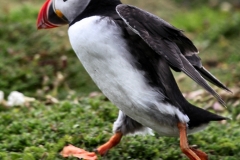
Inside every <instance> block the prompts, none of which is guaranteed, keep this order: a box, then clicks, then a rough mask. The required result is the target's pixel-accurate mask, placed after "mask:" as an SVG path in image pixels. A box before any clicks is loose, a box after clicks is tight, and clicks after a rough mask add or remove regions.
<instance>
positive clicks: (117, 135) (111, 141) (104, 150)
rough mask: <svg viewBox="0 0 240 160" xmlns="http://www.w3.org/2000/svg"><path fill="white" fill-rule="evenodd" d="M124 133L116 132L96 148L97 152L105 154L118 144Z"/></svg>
mask: <svg viewBox="0 0 240 160" xmlns="http://www.w3.org/2000/svg"><path fill="white" fill-rule="evenodd" d="M122 136H123V134H122V133H121V132H117V133H115V134H114V135H113V136H112V137H111V138H110V139H109V140H108V142H106V143H105V144H103V145H101V146H100V147H98V148H97V149H96V152H97V153H98V154H100V155H101V156H103V155H105V154H106V153H107V152H108V150H109V149H111V148H113V147H114V146H116V145H117V144H118V143H119V142H120V141H121V138H122Z"/></svg>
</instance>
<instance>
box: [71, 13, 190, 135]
mask: <svg viewBox="0 0 240 160" xmlns="http://www.w3.org/2000/svg"><path fill="white" fill-rule="evenodd" d="M69 38H70V42H71V45H72V47H73V49H74V51H75V53H76V54H77V56H78V58H79V59H80V61H81V62H82V64H83V66H84V67H85V69H86V70H87V72H88V73H89V75H90V76H91V78H92V79H93V81H94V82H95V83H96V84H97V86H98V87H99V89H100V90H101V91H102V92H103V93H104V94H105V95H106V96H107V97H108V98H109V100H110V101H112V102H113V103H114V104H115V105H116V106H117V107H118V108H119V109H120V110H122V111H123V112H124V113H125V114H126V115H128V116H129V117H131V118H132V119H134V120H136V121H138V122H139V123H141V124H143V125H144V126H147V127H150V128H152V129H153V130H155V131H157V132H158V133H160V134H163V135H169V136H171V135H178V130H177V128H176V127H173V126H176V125H175V124H173V123H174V122H173V120H172V119H174V117H175V116H177V117H178V118H179V119H180V121H182V122H186V123H187V122H188V121H189V118H188V116H187V115H184V114H183V113H181V112H180V111H179V109H177V108H176V107H174V106H171V105H170V104H164V103H162V102H161V100H162V99H163V96H162V95H161V94H159V93H158V92H157V91H156V90H155V89H154V88H152V87H150V86H149V85H148V84H147V83H146V80H145V78H144V76H143V75H144V73H143V72H142V71H139V70H137V68H135V67H134V65H133V64H132V62H133V60H134V57H132V55H131V54H130V53H129V51H128V46H127V44H126V42H125V40H124V39H122V31H121V28H119V27H118V26H117V25H116V24H115V23H114V21H111V20H110V19H108V18H103V19H101V17H98V16H94V17H90V18H85V19H83V20H81V21H79V22H77V23H75V24H74V25H72V26H71V27H70V28H69Z"/></svg>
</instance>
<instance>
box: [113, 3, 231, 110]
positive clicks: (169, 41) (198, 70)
mask: <svg viewBox="0 0 240 160" xmlns="http://www.w3.org/2000/svg"><path fill="white" fill-rule="evenodd" d="M116 11H117V13H118V14H119V16H120V17H121V18H122V19H123V21H124V22H125V23H126V24H127V26H128V27H129V28H130V29H131V30H132V31H133V32H135V33H136V34H138V35H139V36H140V37H141V38H142V39H143V40H144V41H145V42H146V43H147V44H148V45H149V46H150V47H151V48H152V49H153V50H154V51H155V52H156V53H157V54H158V55H160V56H163V57H165V58H166V60H167V62H168V64H169V65H170V66H171V68H173V69H174V70H176V71H182V72H184V73H185V74H186V75H188V76H189V77H190V78H192V79H193V80H194V81H195V82H196V83H198V84H199V85H200V86H202V87H203V88H204V89H206V90H207V91H208V92H209V93H211V94H212V95H213V96H214V97H215V98H216V99H217V100H218V101H219V103H221V104H222V105H224V106H225V103H224V101H223V100H222V99H221V97H220V96H219V95H218V94H217V93H216V92H215V91H214V90H213V89H212V88H211V86H209V84H208V83H207V82H206V81H205V79H204V78H203V77H202V75H203V76H204V77H205V78H206V79H207V80H208V81H210V82H211V83H213V84H215V85H216V86H218V87H221V88H223V89H226V90H228V91H229V89H228V88H227V87H225V86H224V85H223V84H222V83H221V82H220V81H219V80H217V79H216V78H215V77H214V76H213V75H212V74H210V72H208V71H207V70H206V69H204V68H203V67H202V64H201V59H200V58H199V57H198V56H197V54H198V50H197V48H196V47H195V46H194V44H193V43H192V41H191V40H189V39H188V38H187V37H186V36H185V35H184V34H183V33H182V31H181V30H179V29H177V28H175V27H173V26H172V25H170V24H169V23H168V22H166V21H164V20H163V19H161V18H159V17H157V16H155V15H153V14H151V13H149V12H146V11H143V10H141V9H139V8H137V7H134V6H130V5H124V4H120V5H118V6H117V8H116Z"/></svg>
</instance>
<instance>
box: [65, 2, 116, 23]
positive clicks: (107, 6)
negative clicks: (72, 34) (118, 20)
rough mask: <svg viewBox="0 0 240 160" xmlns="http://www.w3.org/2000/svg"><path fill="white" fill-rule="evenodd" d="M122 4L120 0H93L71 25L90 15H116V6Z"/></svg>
mask: <svg viewBox="0 0 240 160" xmlns="http://www.w3.org/2000/svg"><path fill="white" fill-rule="evenodd" d="M119 4H121V1H120V0H91V2H90V3H89V5H88V6H87V8H86V9H85V10H84V11H83V12H82V13H81V14H80V15H78V16H77V17H76V18H75V19H74V20H73V21H72V22H71V23H70V25H73V24H74V23H75V22H77V21H80V20H81V19H83V18H87V17H90V16H109V17H111V15H115V14H117V13H116V9H115V8H116V6H117V5H119Z"/></svg>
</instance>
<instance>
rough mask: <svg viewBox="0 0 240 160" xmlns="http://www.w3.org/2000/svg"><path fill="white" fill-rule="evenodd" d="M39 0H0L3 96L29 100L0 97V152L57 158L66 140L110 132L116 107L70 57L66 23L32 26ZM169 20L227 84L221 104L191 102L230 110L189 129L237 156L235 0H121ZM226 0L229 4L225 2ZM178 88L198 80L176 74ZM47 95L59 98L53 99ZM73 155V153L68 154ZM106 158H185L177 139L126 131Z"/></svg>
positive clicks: (80, 141)
mask: <svg viewBox="0 0 240 160" xmlns="http://www.w3.org/2000/svg"><path fill="white" fill-rule="evenodd" d="M43 2H44V0H41V1H40V0H34V1H32V0H24V1H21V2H20V1H17V0H12V1H11V2H10V1H3V0H0V3H1V6H0V90H2V91H4V93H5V99H6V97H7V95H8V94H9V93H10V92H11V91H14V90H18V91H20V92H22V93H24V94H25V95H27V96H30V97H35V98H36V99H37V100H36V101H34V102H30V103H27V104H25V105H24V106H18V107H6V106H5V105H4V104H1V103H0V117H1V118H0V159H3V160H20V159H21V160H58V159H59V160H60V159H64V158H62V157H61V156H60V155H59V152H60V151H61V149H62V148H63V147H64V146H65V145H66V144H68V143H71V144H73V145H75V146H79V147H81V148H85V149H87V150H90V151H91V150H93V149H94V148H95V147H97V146H99V145H100V144H102V143H104V142H105V141H106V140H108V138H109V137H110V136H111V135H112V123H113V122H114V120H115V119H116V116H117V113H118V110H117V108H116V107H115V106H113V104H111V103H110V102H109V101H108V100H107V99H106V98H105V97H104V96H103V95H101V94H100V95H99V94H98V95H97V96H88V95H89V93H91V92H93V91H96V90H98V89H97V87H96V86H95V85H94V83H93V82H92V81H91V80H90V78H89V76H88V75H87V73H86V72H85V71H84V69H83V67H82V66H81V63H79V60H78V59H77V58H76V56H75V54H74V52H73V51H72V49H71V46H70V44H69V42H68V37H67V26H66V27H61V28H58V29H52V30H40V31H37V29H36V18H37V14H38V10H39V8H40V6H41V5H42V3H43ZM124 2H125V3H130V4H133V5H136V6H138V7H141V8H144V9H146V10H148V11H150V12H152V13H155V14H157V15H158V16H160V17H162V18H164V19H165V20H167V21H169V22H171V23H172V24H173V25H174V26H176V27H177V28H180V29H182V30H184V31H185V33H186V34H187V35H188V37H190V39H192V40H193V41H194V43H195V44H196V45H197V48H199V50H200V57H201V58H202V59H203V63H204V66H205V67H206V68H208V69H209V70H210V71H211V72H212V73H213V74H214V75H215V76H216V77H218V78H219V79H220V80H221V81H223V82H224V83H226V84H227V86H229V87H230V88H232V89H233V90H234V91H235V92H234V94H226V93H225V92H224V93H222V91H220V90H219V92H221V95H222V96H223V98H224V100H225V101H226V103H227V106H228V108H226V109H225V108H222V109H218V108H216V107H215V108H214V107H212V105H213V104H214V101H213V99H212V98H209V95H208V94H204V95H203V96H202V97H201V98H200V100H199V99H191V101H192V102H193V103H194V104H196V105H198V106H200V107H204V108H206V109H209V110H212V111H215V112H216V111H218V112H219V114H221V115H224V116H228V117H232V120H230V121H227V122H224V123H217V122H215V123H211V124H210V126H209V127H208V128H207V129H205V130H204V131H202V132H199V133H197V134H194V135H190V136H189V142H190V144H192V145H194V144H196V145H197V146H198V147H199V148H200V149H201V150H203V151H205V152H207V153H208V154H209V156H210V159H211V160H238V159H239V157H240V139H239V137H240V128H239V123H240V101H239V97H240V96H239V95H240V89H239V86H240V83H239V80H240V72H239V70H240V63H239V61H240V53H239V50H240V46H239V41H240V30H239V26H240V12H239V10H238V7H239V4H238V3H237V1H235V0H230V1H228V2H227V3H226V2H224V1H221V0H219V1H216V2H214V4H213V1H207V0H204V1H201V3H200V2H198V1H196V0H195V1H191V2H189V1H184V0H175V1H170V2H169V1H156V0H149V1H147V2H146V1H136V0H124ZM229 7H230V8H229ZM176 77H177V79H178V80H179V85H180V88H181V89H182V91H184V92H186V93H189V92H190V91H193V90H197V89H199V87H197V85H196V84H195V83H193V82H192V81H191V80H190V79H189V78H186V77H185V76H183V75H182V74H176ZM47 95H51V96H53V97H56V98H57V99H59V102H58V103H56V102H55V103H54V102H53V101H51V100H50V98H49V97H47ZM69 159H73V160H75V159H76V158H69ZM101 159H106V160H109V159H110V160H111V159H113V160H121V159H122V160H126V159H136V160H137V159H139V160H143V159H156V160H157V159H163V160H180V159H181V160H185V159H186V157H185V156H184V155H183V154H182V153H181V152H180V148H179V141H178V138H169V137H159V135H158V134H156V135H155V136H146V137H144V136H128V137H124V138H123V140H122V142H121V144H120V145H119V146H117V147H116V148H114V149H112V150H111V151H110V152H109V153H108V154H107V155H106V156H105V157H103V158H101Z"/></svg>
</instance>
